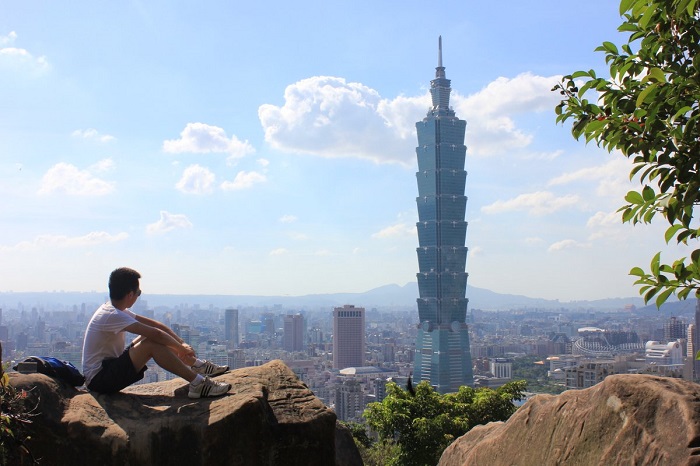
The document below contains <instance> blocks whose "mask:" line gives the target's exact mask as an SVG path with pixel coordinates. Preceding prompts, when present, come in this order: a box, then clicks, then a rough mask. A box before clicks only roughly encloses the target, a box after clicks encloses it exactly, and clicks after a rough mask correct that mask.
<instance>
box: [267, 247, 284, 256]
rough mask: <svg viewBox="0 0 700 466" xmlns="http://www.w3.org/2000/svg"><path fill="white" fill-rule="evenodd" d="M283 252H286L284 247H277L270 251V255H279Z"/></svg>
mask: <svg viewBox="0 0 700 466" xmlns="http://www.w3.org/2000/svg"><path fill="white" fill-rule="evenodd" d="M284 254H287V250H286V249H285V248H277V249H273V250H272V251H270V255H271V256H281V255H284Z"/></svg>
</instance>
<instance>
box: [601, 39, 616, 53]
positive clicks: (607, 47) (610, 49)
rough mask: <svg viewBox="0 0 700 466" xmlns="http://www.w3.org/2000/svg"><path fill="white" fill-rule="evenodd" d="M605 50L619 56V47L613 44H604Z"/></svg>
mask: <svg viewBox="0 0 700 466" xmlns="http://www.w3.org/2000/svg"><path fill="white" fill-rule="evenodd" d="M603 48H604V49H605V50H606V51H607V52H610V53H612V54H615V55H617V54H618V51H617V46H616V45H615V44H613V43H612V42H607V41H606V42H603Z"/></svg>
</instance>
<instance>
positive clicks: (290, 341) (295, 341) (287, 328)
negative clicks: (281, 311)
mask: <svg viewBox="0 0 700 466" xmlns="http://www.w3.org/2000/svg"><path fill="white" fill-rule="evenodd" d="M303 349H304V316H302V315H301V314H294V315H286V316H284V350H285V351H301V350H303Z"/></svg>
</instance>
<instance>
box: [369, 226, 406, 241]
mask: <svg viewBox="0 0 700 466" xmlns="http://www.w3.org/2000/svg"><path fill="white" fill-rule="evenodd" d="M415 234H416V226H415V225H408V224H406V223H397V224H395V225H391V226H388V227H386V228H382V229H381V230H379V231H378V232H376V233H373V234H372V238H380V239H384V238H396V237H401V236H412V235H415Z"/></svg>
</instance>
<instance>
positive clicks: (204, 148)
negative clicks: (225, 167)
mask: <svg viewBox="0 0 700 466" xmlns="http://www.w3.org/2000/svg"><path fill="white" fill-rule="evenodd" d="M163 151H164V152H169V153H172V154H179V153H182V152H191V153H195V154H207V153H212V152H213V153H226V154H229V157H228V159H227V160H229V161H233V160H234V159H238V158H241V157H244V156H246V155H248V154H252V153H254V152H255V148H254V147H253V146H252V145H251V144H250V143H249V142H248V141H247V140H246V141H241V140H239V139H238V138H237V137H236V136H235V135H232V136H231V138H229V137H228V136H226V131H224V130H223V128H219V127H218V126H210V125H207V124H204V123H187V126H185V129H183V130H182V132H181V133H180V139H172V140H166V141H163Z"/></svg>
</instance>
